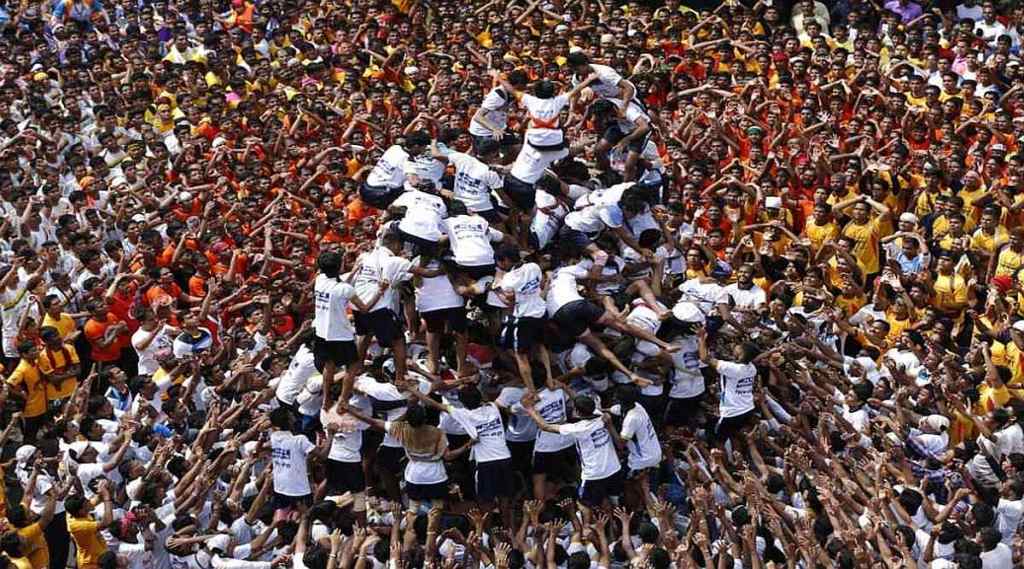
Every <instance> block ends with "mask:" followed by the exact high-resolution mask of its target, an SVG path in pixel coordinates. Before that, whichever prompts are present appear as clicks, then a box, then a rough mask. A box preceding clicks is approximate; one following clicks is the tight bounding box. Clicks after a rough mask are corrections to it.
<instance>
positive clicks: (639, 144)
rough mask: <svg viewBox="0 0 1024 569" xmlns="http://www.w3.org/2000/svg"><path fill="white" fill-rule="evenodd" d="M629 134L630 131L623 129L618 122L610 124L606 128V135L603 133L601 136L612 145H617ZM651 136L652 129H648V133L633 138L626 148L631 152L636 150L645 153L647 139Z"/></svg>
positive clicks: (638, 152)
mask: <svg viewBox="0 0 1024 569" xmlns="http://www.w3.org/2000/svg"><path fill="white" fill-rule="evenodd" d="M627 135H629V133H628V132H623V131H622V127H620V126H619V125H617V124H613V125H611V126H609V127H608V128H606V129H605V131H604V135H602V136H601V138H603V139H604V141H605V142H607V143H608V144H610V145H612V146H615V145H616V144H618V143H619V141H620V140H622V139H623V138H626V136H627ZM650 137H651V131H650V130H648V131H647V134H645V135H643V136H641V137H640V138H636V139H633V141H632V142H630V143H629V144H628V145H627V146H626V148H627V149H628V150H629V151H630V152H636V153H637V154H643V151H644V147H645V146H647V141H648V140H650Z"/></svg>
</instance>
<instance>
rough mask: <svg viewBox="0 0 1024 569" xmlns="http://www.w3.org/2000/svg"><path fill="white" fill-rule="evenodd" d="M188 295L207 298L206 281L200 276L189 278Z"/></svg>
mask: <svg viewBox="0 0 1024 569" xmlns="http://www.w3.org/2000/svg"><path fill="white" fill-rule="evenodd" d="M188 293H189V294H190V295H191V296H206V279H204V278H203V277H201V276H199V275H192V276H191V277H189V278H188Z"/></svg>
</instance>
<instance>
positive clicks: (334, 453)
mask: <svg viewBox="0 0 1024 569" xmlns="http://www.w3.org/2000/svg"><path fill="white" fill-rule="evenodd" d="M348 403H349V405H350V406H352V407H354V408H356V409H357V410H359V412H360V413H362V414H364V415H370V414H372V413H373V408H372V406H371V405H370V400H369V399H367V398H366V397H363V396H360V395H354V396H353V397H352V398H351V399H349V402H348ZM326 418H327V413H326V412H324V411H323V410H321V411H320V420H321V421H322V422H323V421H325V420H326ZM325 424H326V423H325ZM354 427H355V428H354V429H353V430H351V431H348V432H346V431H343V430H338V431H337V432H335V433H334V439H333V440H332V441H331V450H330V452H329V453H328V454H327V458H328V460H333V461H335V462H362V460H363V455H362V452H360V451H361V449H362V447H363V431H365V430H366V429H368V428H370V425H368V424H366V423H364V422H362V421H356V422H355V425H354ZM328 468H330V466H328Z"/></svg>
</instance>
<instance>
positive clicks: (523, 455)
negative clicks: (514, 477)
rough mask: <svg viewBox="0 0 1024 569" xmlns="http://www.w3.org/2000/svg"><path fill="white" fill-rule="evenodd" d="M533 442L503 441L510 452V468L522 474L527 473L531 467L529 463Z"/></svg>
mask: <svg viewBox="0 0 1024 569" xmlns="http://www.w3.org/2000/svg"><path fill="white" fill-rule="evenodd" d="M533 443H534V441H505V444H506V445H508V451H509V452H510V453H512V468H514V469H515V470H517V471H519V472H522V473H523V474H524V475H526V474H529V472H530V471H531V470H532V469H533V468H532V466H533V465H532V464H530V463H531V462H532V457H533Z"/></svg>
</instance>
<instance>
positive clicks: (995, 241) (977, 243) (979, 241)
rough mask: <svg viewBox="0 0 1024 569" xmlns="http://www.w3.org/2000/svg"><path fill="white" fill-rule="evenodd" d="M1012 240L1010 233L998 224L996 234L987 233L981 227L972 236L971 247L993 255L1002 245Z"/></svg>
mask: <svg viewBox="0 0 1024 569" xmlns="http://www.w3.org/2000/svg"><path fill="white" fill-rule="evenodd" d="M1009 240H1010V234H1009V233H1008V232H1007V231H1006V228H1005V227H1003V226H1002V225H997V226H996V231H995V234H994V235H989V234H987V233H985V232H984V231H983V230H982V229H981V228H980V227H979V228H978V229H977V231H975V232H974V235H972V236H971V249H974V250H976V251H980V252H982V253H985V254H988V255H991V254H993V253H995V252H996V249H998V248H999V247H1000V246H1002V245H1003V244H1004V243H1006V242H1007V241H1009Z"/></svg>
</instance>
